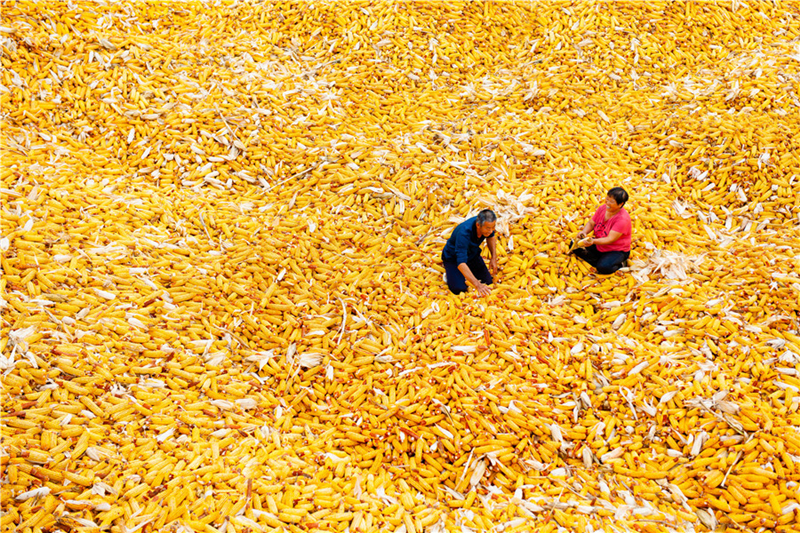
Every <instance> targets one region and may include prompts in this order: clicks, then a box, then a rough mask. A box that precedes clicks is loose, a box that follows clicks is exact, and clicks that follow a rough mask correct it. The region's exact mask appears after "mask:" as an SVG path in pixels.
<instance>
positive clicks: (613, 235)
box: [592, 229, 622, 244]
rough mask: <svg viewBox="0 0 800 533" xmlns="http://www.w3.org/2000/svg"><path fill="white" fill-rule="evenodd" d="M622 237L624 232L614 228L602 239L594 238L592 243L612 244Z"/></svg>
mask: <svg viewBox="0 0 800 533" xmlns="http://www.w3.org/2000/svg"><path fill="white" fill-rule="evenodd" d="M620 237H622V233H620V232H618V231H614V230H613V229H612V230H611V231H609V232H608V235H606V236H605V237H603V238H602V239H592V244H611V243H613V242H616V241H618V240H619V238H620Z"/></svg>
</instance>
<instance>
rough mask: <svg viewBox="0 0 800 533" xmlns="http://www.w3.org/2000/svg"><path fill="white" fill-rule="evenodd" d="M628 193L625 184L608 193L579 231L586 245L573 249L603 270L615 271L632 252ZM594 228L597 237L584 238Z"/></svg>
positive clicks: (623, 264)
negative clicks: (603, 203)
mask: <svg viewBox="0 0 800 533" xmlns="http://www.w3.org/2000/svg"><path fill="white" fill-rule="evenodd" d="M627 201H628V193H627V192H625V189H623V188H622V187H614V188H613V189H611V190H610V191H608V194H607V196H606V203H605V205H601V206H600V207H598V208H597V211H595V213H594V216H593V217H592V218H591V219H590V220H588V221H587V222H586V225H584V226H583V229H582V230H581V232H580V233H578V238H579V239H584V241H583V242H582V243H581V244H582V245H584V246H586V247H585V248H576V249H575V250H573V251H572V252H570V253H574V254H575V255H576V256H577V257H579V258H580V259H583V260H584V261H586V262H587V263H589V264H590V265H592V266H593V267H595V268H596V269H597V272H599V273H600V274H613V273H614V272H616V271H617V270H619V269H620V268H622V267H623V266H626V265H627V264H628V257H630V255H631V254H630V252H631V217H630V215H628V212H627V211H625V208H624V207H623V206H624V205H625V202H627ZM592 231H594V235H595V236H594V238H591V239H585V237H586V235H588V234H589V233H591V232H592Z"/></svg>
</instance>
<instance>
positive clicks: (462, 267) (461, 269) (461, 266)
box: [458, 263, 491, 296]
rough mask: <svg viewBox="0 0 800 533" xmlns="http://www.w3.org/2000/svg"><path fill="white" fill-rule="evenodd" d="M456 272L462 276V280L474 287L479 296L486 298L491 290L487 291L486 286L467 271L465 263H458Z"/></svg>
mask: <svg viewBox="0 0 800 533" xmlns="http://www.w3.org/2000/svg"><path fill="white" fill-rule="evenodd" d="M458 271H459V272H461V273H462V274H463V275H464V279H466V280H467V282H469V284H470V285H472V286H473V287H475V290H477V291H478V294H479V295H480V296H486V295H487V294H489V293H490V292H491V289H489V287H488V286H486V285H484V284H483V283H481V282H480V281H478V278H476V277H475V275H474V274H473V273H472V270H470V269H469V267H468V266H467V264H466V263H459V264H458Z"/></svg>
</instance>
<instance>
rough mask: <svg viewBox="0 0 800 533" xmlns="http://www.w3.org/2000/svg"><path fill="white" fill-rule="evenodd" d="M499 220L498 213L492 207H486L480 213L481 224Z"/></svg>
mask: <svg viewBox="0 0 800 533" xmlns="http://www.w3.org/2000/svg"><path fill="white" fill-rule="evenodd" d="M496 220H497V215H495V214H494V211H492V210H491V209H484V210H483V211H481V212H480V213H478V224H480V225H481V226H482V225H483V224H484V223H486V222H494V221H496Z"/></svg>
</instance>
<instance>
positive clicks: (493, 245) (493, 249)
mask: <svg viewBox="0 0 800 533" xmlns="http://www.w3.org/2000/svg"><path fill="white" fill-rule="evenodd" d="M486 244H487V246H489V253H490V254H492V257H491V259H490V260H489V269H490V270H491V271H492V275H496V274H497V235H496V234H494V235H492V236H491V237H489V238H488V239H486Z"/></svg>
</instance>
